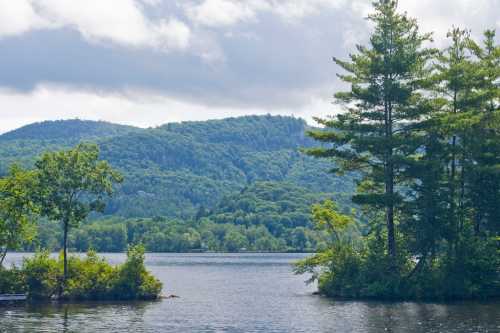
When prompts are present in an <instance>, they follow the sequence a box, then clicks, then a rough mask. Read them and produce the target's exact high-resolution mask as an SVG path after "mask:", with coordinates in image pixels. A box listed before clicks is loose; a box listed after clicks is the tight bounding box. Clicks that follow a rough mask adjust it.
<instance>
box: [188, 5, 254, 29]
mask: <svg viewBox="0 0 500 333" xmlns="http://www.w3.org/2000/svg"><path fill="white" fill-rule="evenodd" d="M185 8H186V13H187V15H188V16H189V17H190V18H191V20H192V21H194V22H196V23H198V24H202V25H206V26H213V27H215V26H228V25H233V24H235V23H238V22H240V21H247V20H250V19H253V18H254V17H255V14H256V12H255V7H254V4H253V3H246V2H235V1H232V0H205V1H204V2H202V3H200V4H198V5H193V4H191V5H187V6H186V7H185Z"/></svg>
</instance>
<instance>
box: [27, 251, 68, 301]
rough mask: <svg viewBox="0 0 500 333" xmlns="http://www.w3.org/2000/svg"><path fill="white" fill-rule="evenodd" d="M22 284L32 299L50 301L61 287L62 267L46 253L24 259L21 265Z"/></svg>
mask: <svg viewBox="0 0 500 333" xmlns="http://www.w3.org/2000/svg"><path fill="white" fill-rule="evenodd" d="M21 270H22V275H23V282H24V285H25V287H26V292H27V294H28V296H29V297H30V298H32V299H50V298H51V297H52V296H54V295H56V293H57V290H58V289H59V287H60V285H61V277H62V266H61V264H60V263H59V262H58V261H57V260H56V259H52V258H50V256H49V253H48V252H39V253H36V254H35V256H34V257H32V258H26V259H24V261H23V265H22V268H21Z"/></svg>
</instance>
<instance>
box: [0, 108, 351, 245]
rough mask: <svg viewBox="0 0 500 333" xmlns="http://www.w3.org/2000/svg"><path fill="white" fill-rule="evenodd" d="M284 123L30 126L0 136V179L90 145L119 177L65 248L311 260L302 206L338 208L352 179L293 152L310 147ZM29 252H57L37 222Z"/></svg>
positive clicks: (295, 124) (297, 128) (54, 235)
mask: <svg viewBox="0 0 500 333" xmlns="http://www.w3.org/2000/svg"><path fill="white" fill-rule="evenodd" d="M307 128H308V127H307V125H306V123H305V122H304V121H303V120H300V119H295V118H291V117H274V116H250V117H240V118H229V119H224V120H214V121H204V122H186V123H177V124H167V125H164V126H161V127H158V128H151V129H139V128H134V127H128V126H121V125H114V124H110V123H105V122H92V121H82V120H67V121H56V122H43V123H38V124H32V125H28V126H25V127H23V128H20V129H18V130H15V131H12V132H9V133H6V134H3V135H1V136H0V170H2V171H1V172H2V173H3V174H6V173H7V170H8V167H9V165H11V164H12V163H21V165H22V166H23V167H25V168H31V167H32V166H33V163H34V161H35V160H36V159H37V158H38V156H39V155H40V154H41V153H42V152H44V151H57V150H60V149H68V148H71V147H73V146H75V145H76V144H78V143H79V142H81V141H85V142H96V143H97V144H98V145H99V148H100V157H101V158H102V159H105V160H107V161H108V162H109V163H110V164H111V165H112V166H113V167H115V168H116V169H117V170H119V171H120V172H121V173H122V174H123V175H124V182H123V183H121V184H119V185H118V186H117V189H116V193H115V194H114V196H113V197H112V198H110V199H107V201H106V203H107V206H106V209H105V211H104V213H103V214H93V215H91V216H90V218H89V220H88V221H86V222H84V224H83V225H82V228H81V229H80V230H74V231H70V235H69V246H70V248H72V249H75V250H79V251H85V250H87V249H89V248H93V249H95V250H98V251H123V250H125V249H126V246H127V244H136V243H144V245H145V246H146V250H148V251H178V252H181V251H194V250H198V251H199V250H210V251H238V250H241V249H246V250H248V251H314V250H315V249H316V248H317V247H318V246H324V245H325V242H324V237H323V236H324V235H323V234H322V233H321V232H318V231H315V230H312V229H313V228H312V223H311V221H310V205H311V204H312V203H314V202H316V201H319V200H323V199H326V198H335V200H336V201H338V202H341V203H342V206H343V207H344V208H345V209H347V210H348V209H349V208H350V206H351V203H350V199H349V196H348V193H352V191H353V188H354V187H353V186H354V185H353V181H352V179H353V177H337V176H335V175H332V174H330V173H329V172H328V168H329V167H330V165H329V163H328V162H326V161H320V160H316V159H314V158H312V157H309V156H306V155H305V154H302V153H300V152H299V149H300V148H303V147H312V146H313V145H314V144H315V143H314V141H313V140H311V139H310V138H308V137H307V136H306V135H305V131H306V130H307ZM38 229H39V230H38V233H37V236H36V239H35V242H34V243H31V245H29V247H27V248H29V249H35V248H36V247H37V246H41V247H44V248H49V249H54V250H55V249H58V248H59V244H60V243H61V242H60V240H61V238H62V234H61V231H60V228H58V225H57V223H55V222H50V221H41V224H40V226H39V228H38Z"/></svg>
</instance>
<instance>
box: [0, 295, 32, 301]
mask: <svg viewBox="0 0 500 333" xmlns="http://www.w3.org/2000/svg"><path fill="white" fill-rule="evenodd" d="M25 300H26V295H25V294H0V303H3V302H22V301H25Z"/></svg>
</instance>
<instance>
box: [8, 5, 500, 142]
mask: <svg viewBox="0 0 500 333" xmlns="http://www.w3.org/2000/svg"><path fill="white" fill-rule="evenodd" d="M399 7H400V9H401V11H406V12H408V14H409V16H412V17H415V18H417V19H418V21H419V23H420V26H421V30H422V31H423V32H434V39H435V45H436V46H444V45H446V43H447V40H446V32H447V31H448V30H449V29H450V27H452V26H453V25H455V26H459V27H463V28H468V29H471V30H472V35H473V36H475V37H476V38H477V39H480V38H481V34H482V31H483V30H484V29H487V28H493V29H497V30H498V31H499V34H500V0H439V1H436V0H418V1H417V0H400V1H399ZM370 11H371V0H85V1H83V0H79V1H75V0H0V50H1V51H0V133H3V132H6V131H9V130H12V129H15V128H18V127H20V126H23V125H26V124H29V123H32V122H37V121H43V120H56V119H73V118H80V119H90V120H105V121H111V122H115V123H121V124H128V125H135V126H141V127H150V126H157V125H161V124H163V123H167V122H177V121H186V120H206V119H216V118H225V117H234V116H241V115H247V114H268V113H269V114H282V115H293V116H295V117H301V118H304V119H306V120H310V119H311V118H312V117H313V116H325V115H329V114H333V113H335V112H339V110H338V109H336V107H335V106H334V105H332V100H333V98H332V95H333V93H334V92H335V91H337V90H339V89H343V88H345V87H344V86H343V85H342V83H341V82H339V80H338V78H337V77H336V73H337V72H338V71H339V69H338V68H336V67H335V65H334V64H333V62H332V60H331V59H332V56H336V57H340V58H342V57H346V56H347V55H348V54H349V52H353V48H354V46H355V45H356V44H358V43H361V44H363V43H366V42H367V40H368V36H369V34H370V28H371V27H370V25H369V23H368V22H367V21H366V20H365V19H364V18H365V17H366V15H367V14H368V13H370Z"/></svg>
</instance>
